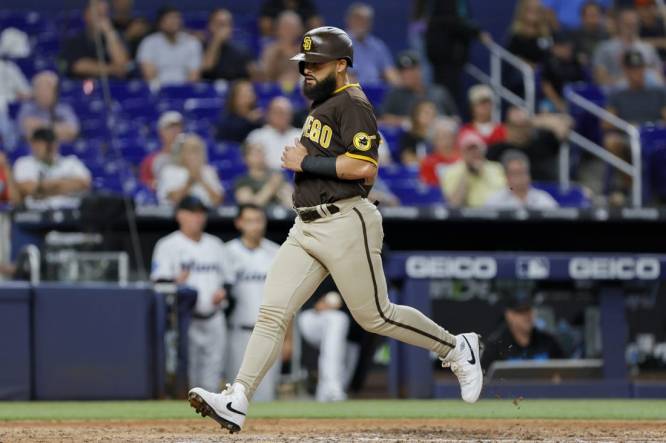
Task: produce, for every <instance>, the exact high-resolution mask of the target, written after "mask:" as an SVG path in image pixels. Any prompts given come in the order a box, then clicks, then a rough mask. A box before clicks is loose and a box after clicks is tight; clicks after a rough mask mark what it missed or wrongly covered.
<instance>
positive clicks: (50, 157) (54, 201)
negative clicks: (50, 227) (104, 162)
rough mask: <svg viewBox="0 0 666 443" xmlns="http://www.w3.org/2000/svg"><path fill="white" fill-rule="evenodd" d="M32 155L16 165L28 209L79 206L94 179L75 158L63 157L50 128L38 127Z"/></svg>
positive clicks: (15, 170) (17, 182) (15, 169)
mask: <svg viewBox="0 0 666 443" xmlns="http://www.w3.org/2000/svg"><path fill="white" fill-rule="evenodd" d="M30 150H31V154H30V155H26V156H24V157H20V158H19V159H18V160H16V163H14V180H15V182H16V187H17V188H18V191H19V194H20V196H21V201H23V202H24V203H25V204H26V206H28V207H29V208H34V209H58V208H71V207H77V206H78V205H79V203H80V197H81V194H83V193H84V192H85V191H87V190H88V189H90V182H91V176H90V171H89V170H88V168H86V166H85V165H84V164H83V163H82V162H81V160H79V159H78V158H77V157H76V156H74V155H68V156H65V157H63V156H61V155H60V154H59V153H58V151H59V145H58V141H57V140H56V135H55V133H54V132H53V130H52V129H51V128H38V129H36V130H35V131H34V132H33V133H32V136H31V137H30Z"/></svg>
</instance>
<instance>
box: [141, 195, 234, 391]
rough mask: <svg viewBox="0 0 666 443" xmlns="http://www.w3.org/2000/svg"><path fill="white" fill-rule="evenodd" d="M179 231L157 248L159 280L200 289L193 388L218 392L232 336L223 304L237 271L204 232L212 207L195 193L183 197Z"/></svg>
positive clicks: (191, 340)
mask: <svg viewBox="0 0 666 443" xmlns="http://www.w3.org/2000/svg"><path fill="white" fill-rule="evenodd" d="M176 221H177V222H178V227H179V229H178V230H177V231H175V232H173V233H171V234H169V235H167V236H166V237H163V238H161V239H160V240H159V241H158V242H157V244H156V245H155V249H154V251H153V260H152V271H151V274H150V278H151V280H153V281H173V282H174V283H176V284H178V285H184V286H188V287H190V288H192V289H194V290H196V291H197V301H196V304H195V306H194V311H193V313H192V321H191V323H190V328H189V331H188V378H189V384H190V386H206V387H207V388H206V389H211V390H217V389H219V386H220V381H221V376H222V371H223V370H224V358H223V357H224V355H223V349H222V346H221V345H220V344H221V343H224V342H225V340H226V329H227V328H226V321H225V318H224V315H223V313H222V308H224V307H225V305H226V303H227V301H226V300H227V290H228V289H229V288H230V284H231V282H232V279H233V272H232V268H231V265H230V263H229V260H228V258H227V252H226V249H225V246H224V244H223V243H222V240H220V239H219V238H217V237H215V236H212V235H210V234H207V233H205V232H204V228H205V227H206V221H207V207H206V206H205V205H204V204H203V202H202V201H201V200H199V199H198V198H197V197H194V196H187V197H185V198H183V199H182V200H181V201H180V203H179V204H178V206H177V208H176Z"/></svg>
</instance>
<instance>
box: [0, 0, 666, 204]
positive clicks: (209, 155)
mask: <svg viewBox="0 0 666 443" xmlns="http://www.w3.org/2000/svg"><path fill="white" fill-rule="evenodd" d="M425 3H427V2H424V1H415V2H414V17H415V18H414V19H413V20H414V23H415V24H419V23H420V24H421V25H422V26H421V27H415V28H414V29H416V31H413V32H415V33H416V36H417V40H419V44H418V45H414V47H413V48H408V49H406V50H404V51H402V52H400V53H398V54H392V53H391V51H390V50H389V49H388V47H387V45H386V44H385V43H384V42H383V41H382V40H381V39H380V38H378V37H377V36H376V35H374V34H373V17H374V11H373V8H372V7H371V6H370V5H367V4H363V3H354V4H352V5H351V6H349V8H348V10H347V12H346V16H345V17H346V23H345V25H346V30H347V31H348V32H349V34H350V35H351V37H352V39H353V41H354V48H355V55H356V56H355V61H354V69H353V74H354V76H355V78H354V80H355V81H358V82H359V83H360V84H361V85H362V87H364V88H365V89H366V92H367V93H368V95H369V97H370V98H371V100H372V101H373V103H374V104H375V106H376V113H377V115H378V118H379V121H380V123H381V125H380V130H381V134H382V140H383V143H382V150H383V152H382V156H381V163H382V166H383V168H380V177H379V180H378V183H377V185H376V191H377V192H376V193H377V195H376V196H375V198H376V199H379V200H382V201H385V202H387V203H389V204H394V205H396V204H401V203H402V204H406V205H410V204H436V203H445V204H448V205H450V206H454V207H455V206H463V207H464V206H472V207H482V206H487V205H492V206H497V205H499V206H505V205H509V206H523V207H524V206H527V207H531V208H541V207H544V208H549V207H553V206H554V204H555V205H556V204H557V197H558V196H557V195H554V196H553V197H555V198H554V199H548V202H549V203H548V204H546V206H542V205H541V203H540V202H545V201H546V200H545V199H533V198H528V194H529V193H526V192H524V191H521V192H520V193H519V194H517V193H516V190H515V189H514V188H512V187H511V184H509V187H508V188H507V179H508V178H509V177H508V176H507V173H506V171H507V164H508V163H510V161H509V160H511V161H513V162H517V161H518V160H516V159H517V158H519V159H520V160H519V162H522V163H524V164H526V165H527V166H528V168H527V171H526V173H527V175H526V176H525V177H524V180H527V182H528V183H530V181H531V180H532V179H533V180H534V181H535V183H536V186H537V187H538V186H539V184H542V183H551V184H552V183H553V182H555V181H557V178H558V174H559V171H558V153H559V149H560V144H561V143H562V142H563V141H564V140H566V138H567V136H568V133H569V131H570V130H571V128H572V127H574V126H575V125H576V122H575V121H574V120H573V119H572V118H571V116H569V115H568V114H567V113H566V112H567V106H566V100H565V99H564V96H563V94H564V93H563V91H564V88H565V86H566V85H567V84H570V83H575V82H593V83H595V84H596V85H598V86H599V87H602V88H603V90H604V92H605V93H606V94H607V105H606V106H607V109H608V110H609V111H610V112H612V113H613V114H616V115H617V116H619V117H620V118H622V119H624V120H626V121H628V122H630V123H632V124H637V125H645V124H652V123H658V122H660V121H661V120H663V119H664V118H666V93H665V90H664V89H663V69H662V57H663V56H665V55H666V31H665V28H664V25H663V20H662V17H661V15H660V13H659V11H658V10H657V6H656V3H655V2H654V1H652V0H636V1H629V0H618V1H616V2H614V3H613V2H611V1H610V0H605V1H594V0H590V1H577V2H557V1H552V0H544V1H543V2H542V1H541V0H520V1H518V2H517V5H516V10H515V14H514V19H513V23H512V24H511V26H510V28H509V32H508V36H507V40H506V48H508V49H509V50H510V51H511V52H513V53H514V54H515V55H517V56H518V57H520V58H521V59H523V60H524V61H526V62H527V63H529V64H530V65H532V66H533V67H534V68H536V69H537V72H538V73H539V79H540V81H539V85H540V89H539V97H540V100H539V106H538V109H539V113H538V114H537V115H536V116H534V117H530V116H529V114H528V113H526V112H525V111H524V110H522V109H519V108H514V107H506V106H505V107H504V112H503V115H504V118H503V120H502V121H499V122H498V121H495V120H494V119H493V112H492V111H493V108H494V102H495V100H497V99H498V98H497V97H498V96H497V94H496V93H495V92H494V91H493V90H492V89H491V88H490V87H489V86H487V85H481V84H479V85H473V86H472V87H470V88H469V89H468V90H467V93H465V90H464V88H463V87H462V85H463V84H464V83H463V75H462V70H463V66H464V64H465V63H466V62H467V59H468V52H469V48H470V46H471V44H472V43H473V42H474V41H475V40H476V39H480V40H481V41H484V42H487V41H489V40H491V37H490V35H489V34H488V33H486V32H484V31H483V30H482V29H480V28H479V27H478V26H477V25H476V24H475V23H474V21H473V20H472V19H471V17H469V15H468V14H467V13H465V12H464V11H462V10H458V9H455V8H453V6H452V5H455V4H456V2H446V1H445V2H437V5H436V6H435V7H431V8H427V7H426V5H425ZM463 3H465V2H463ZM7 17H10V18H11V17H12V16H11V14H8V15H7ZM197 17H198V18H199V20H198V21H197V20H187V19H186V18H187V16H184V14H183V13H182V12H181V11H180V10H178V9H177V8H174V7H165V8H163V9H161V10H160V11H159V12H158V13H157V15H156V17H155V20H154V21H151V20H149V18H148V17H144V16H140V15H136V14H135V13H134V11H133V5H132V2H131V1H119V0H116V1H111V2H110V3H109V2H107V1H105V0H99V1H96V2H90V3H89V4H88V6H86V7H85V9H84V10H83V11H82V12H81V13H80V14H79V15H78V17H77V16H71V15H70V16H69V18H68V20H67V21H66V22H65V25H66V26H67V27H68V31H69V32H68V33H64V34H63V35H65V36H66V37H64V38H63V37H60V36H59V35H56V34H54V29H53V28H52V27H50V26H48V24H43V26H42V27H41V28H40V30H38V31H37V32H36V34H32V33H31V34H30V35H26V34H25V33H23V32H22V31H21V30H20V29H16V28H14V27H11V23H12V21H11V20H10V19H6V20H4V25H3V20H0V30H2V40H1V41H0V42H1V43H4V44H2V45H0V48H3V49H2V50H3V51H4V53H3V59H2V60H0V73H1V74H2V75H1V76H0V77H1V78H2V79H3V81H2V82H0V136H1V137H2V138H1V150H0V152H2V165H3V167H2V169H0V183H2V185H1V186H2V187H1V192H0V199H1V200H2V201H4V202H11V203H13V204H15V205H21V204H24V205H25V206H27V207H29V208H46V207H54V205H56V206H58V205H62V204H64V203H72V202H75V201H76V198H77V197H79V196H81V195H82V194H83V193H85V192H89V191H95V190H100V189H103V190H111V191H116V192H125V193H131V194H132V195H133V196H135V197H137V200H138V201H139V202H140V203H148V204H156V203H157V204H170V205H175V204H177V203H178V200H179V199H181V198H182V197H184V196H186V195H189V194H195V195H197V196H199V197H200V198H201V199H202V200H203V201H205V202H206V203H207V204H209V205H211V206H217V205H219V204H222V203H225V204H233V203H235V202H239V203H249V202H252V203H255V204H259V205H269V204H278V205H283V206H287V207H288V206H290V205H291V203H290V199H289V191H290V189H291V185H290V177H289V176H287V175H285V174H283V173H282V172H281V171H280V152H281V149H282V147H283V146H284V145H286V144H288V143H290V142H291V141H292V140H293V139H294V138H295V137H297V136H298V135H299V133H300V129H299V128H300V126H301V125H302V122H303V121H304V119H305V116H307V107H308V105H309V103H308V102H307V100H306V99H305V98H304V97H303V96H302V95H301V94H300V92H299V89H300V88H299V74H298V71H297V66H296V65H295V64H294V63H291V62H289V61H288V59H289V57H290V56H292V55H293V54H295V53H297V52H298V50H299V46H300V36H301V35H302V33H303V32H304V30H307V29H310V28H311V27H312V26H318V25H321V24H322V23H324V17H322V16H320V15H319V14H318V12H317V8H316V6H315V4H314V3H313V2H311V1H298V2H282V1H266V2H265V4H264V6H263V8H262V10H261V13H260V14H259V18H258V19H257V20H256V21H255V22H254V23H243V24H242V25H239V24H238V23H236V22H235V17H233V15H232V13H231V12H230V11H228V10H226V9H219V8H218V9H215V10H213V11H210V13H208V15H207V19H206V20H205V21H204V20H202V19H201V17H202V16H201V15H198V16H197ZM43 20H46V19H43ZM62 24H63V23H58V24H57V25H62ZM3 27H4V28H5V29H3ZM18 27H19V28H20V26H18ZM55 31H58V29H55ZM410 32H412V31H410ZM27 60H33V63H29V62H28V61H27ZM38 62H39V63H38ZM43 67H45V68H46V69H42V68H43ZM30 76H31V77H32V82H31V83H30V82H28V77H30ZM106 76H108V78H110V83H109V85H110V87H109V92H110V95H109V96H106V95H105V92H104V90H103V89H104V88H103V82H101V81H100V78H101V77H106ZM505 78H506V79H507V84H508V85H509V86H510V88H511V89H513V90H516V91H520V90H521V88H522V84H521V82H522V80H521V79H519V78H518V77H517V76H516V75H515V73H512V72H507V75H506V77H505ZM110 115H112V116H113V118H112V119H109V118H108V117H109V116H110ZM601 131H602V135H601V136H600V137H599V140H600V142H602V143H603V145H604V146H605V147H606V148H607V149H608V150H609V151H610V152H611V153H613V154H615V155H617V156H618V157H620V158H623V159H627V160H628V159H629V149H628V141H627V139H626V137H625V136H624V135H623V134H622V133H619V132H618V131H617V130H615V129H613V128H612V127H610V126H607V125H602V128H601ZM44 144H46V147H44V146H42V145H44ZM518 154H522V155H518ZM505 157H506V158H505ZM10 165H12V166H11V167H10ZM110 165H115V167H111V166H110ZM382 169H384V170H385V171H386V172H385V173H384V172H382ZM574 173H575V174H577V176H576V177H575V178H577V181H578V183H580V184H581V185H582V188H581V189H582V190H583V192H584V195H585V197H586V198H584V199H583V201H584V202H587V204H589V203H590V202H591V203H593V204H602V205H605V204H614V205H623V204H626V203H627V195H628V193H629V189H630V186H631V180H630V178H629V177H627V176H625V175H624V174H622V173H619V172H617V173H614V172H612V171H611V170H610V169H609V168H608V167H607V165H606V164H605V163H603V162H602V161H600V160H598V159H597V158H592V157H591V156H585V155H583V156H581V158H580V162H579V164H578V167H577V168H576V170H575V171H574ZM72 180H74V181H76V183H77V185H76V186H70V185H69V182H68V181H72ZM77 180H78V181H77ZM509 181H510V180H509ZM529 189H530V190H532V189H533V188H532V186H531V185H529ZM551 189H552V187H551ZM56 196H58V197H63V198H53V197H56ZM502 200H504V201H502ZM553 201H554V202H555V203H554V204H553ZM583 204H586V203H583Z"/></svg>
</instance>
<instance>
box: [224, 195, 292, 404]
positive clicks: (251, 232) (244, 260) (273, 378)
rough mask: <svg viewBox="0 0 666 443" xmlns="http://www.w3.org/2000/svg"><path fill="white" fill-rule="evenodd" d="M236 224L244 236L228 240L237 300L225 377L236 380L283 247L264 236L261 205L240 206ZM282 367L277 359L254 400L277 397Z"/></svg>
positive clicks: (231, 316)
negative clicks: (269, 275)
mask: <svg viewBox="0 0 666 443" xmlns="http://www.w3.org/2000/svg"><path fill="white" fill-rule="evenodd" d="M235 225H236V229H238V230H239V231H240V232H241V236H240V237H239V238H236V239H234V240H232V241H230V242H229V243H227V251H228V254H229V259H230V261H231V262H232V263H233V270H234V276H235V277H234V284H233V289H232V292H231V297H232V298H233V301H234V303H233V309H232V311H231V315H230V316H229V319H228V321H229V342H228V347H227V357H228V358H227V366H226V367H227V370H226V376H227V378H228V379H229V380H233V379H234V378H235V377H236V374H237V373H238V370H239V369H240V366H241V363H242V361H243V354H244V353H245V348H246V347H247V342H248V341H249V340H250V335H252V330H253V329H254V322H255V321H256V320H257V316H258V315H259V306H260V305H261V300H262V298H263V296H264V282H265V281H266V274H268V270H269V269H270V267H271V264H272V263H273V259H274V258H275V254H277V251H278V249H279V248H280V246H279V245H278V244H276V243H273V242H272V241H270V240H268V239H266V238H264V234H265V232H266V214H265V213H264V211H263V209H261V207H259V206H257V205H253V204H246V205H241V206H240V207H239V208H238V216H237V217H236V221H235ZM280 366H281V362H280V360H279V359H278V361H277V362H276V363H275V364H274V365H273V366H272V367H271V369H269V370H268V373H267V374H266V376H265V377H264V379H263V380H262V381H261V383H260V384H259V387H258V388H257V390H256V392H255V394H254V400H256V401H272V400H274V399H275V391H276V387H277V383H278V379H279V376H280Z"/></svg>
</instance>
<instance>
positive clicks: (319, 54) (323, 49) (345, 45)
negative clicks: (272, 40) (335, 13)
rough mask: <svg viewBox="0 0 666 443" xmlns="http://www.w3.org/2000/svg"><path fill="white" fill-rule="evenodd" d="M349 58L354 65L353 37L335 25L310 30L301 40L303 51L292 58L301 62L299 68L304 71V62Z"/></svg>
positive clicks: (349, 64)
mask: <svg viewBox="0 0 666 443" xmlns="http://www.w3.org/2000/svg"><path fill="white" fill-rule="evenodd" d="M341 58H343V59H345V60H347V65H348V66H352V63H353V61H354V49H353V48H352V41H351V38H349V36H348V35H347V33H346V32H345V31H343V30H342V29H340V28H336V27H334V26H322V27H320V28H315V29H313V30H311V31H308V32H307V33H306V34H305V35H304V36H303V41H302V42H301V52H300V53H299V54H296V55H295V56H293V57H292V58H291V60H293V61H297V62H299V69H300V71H301V74H302V73H303V64H304V63H305V62H308V63H324V62H328V61H331V60H339V59H341Z"/></svg>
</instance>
